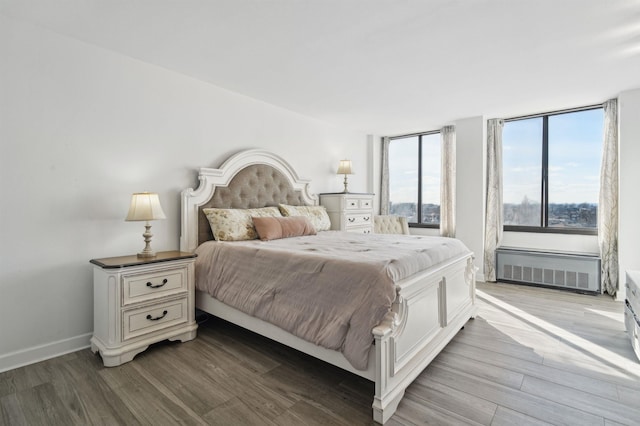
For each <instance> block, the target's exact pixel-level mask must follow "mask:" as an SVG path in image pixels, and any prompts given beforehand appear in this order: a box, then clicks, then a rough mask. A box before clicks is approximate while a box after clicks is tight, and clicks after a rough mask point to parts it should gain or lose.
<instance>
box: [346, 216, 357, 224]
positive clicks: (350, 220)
mask: <svg viewBox="0 0 640 426" xmlns="http://www.w3.org/2000/svg"><path fill="white" fill-rule="evenodd" d="M347 220H348V221H349V222H351V223H353V222H355V221H356V218H355V217H349V218H347Z"/></svg>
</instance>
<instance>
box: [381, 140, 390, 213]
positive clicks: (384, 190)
mask: <svg viewBox="0 0 640 426" xmlns="http://www.w3.org/2000/svg"><path fill="white" fill-rule="evenodd" d="M381 177H382V178H381V182H380V214H389V138H388V137H384V138H382V171H381Z"/></svg>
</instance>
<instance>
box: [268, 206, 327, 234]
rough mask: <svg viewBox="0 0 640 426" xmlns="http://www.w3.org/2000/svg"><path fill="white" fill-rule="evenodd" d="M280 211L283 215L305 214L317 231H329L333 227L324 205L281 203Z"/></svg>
mask: <svg viewBox="0 0 640 426" xmlns="http://www.w3.org/2000/svg"><path fill="white" fill-rule="evenodd" d="M278 207H280V212H281V213H282V215H283V216H304V217H306V218H307V219H309V221H310V222H311V224H312V225H313V227H314V228H316V231H318V232H320V231H328V230H329V229H331V219H329V215H328V214H327V209H325V208H324V206H289V205H287V204H280V205H279V206H278Z"/></svg>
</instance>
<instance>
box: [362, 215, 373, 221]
mask: <svg viewBox="0 0 640 426" xmlns="http://www.w3.org/2000/svg"><path fill="white" fill-rule="evenodd" d="M369 219H371V218H370V217H369V216H365V217H364V218H363V220H364V221H365V222H369Z"/></svg>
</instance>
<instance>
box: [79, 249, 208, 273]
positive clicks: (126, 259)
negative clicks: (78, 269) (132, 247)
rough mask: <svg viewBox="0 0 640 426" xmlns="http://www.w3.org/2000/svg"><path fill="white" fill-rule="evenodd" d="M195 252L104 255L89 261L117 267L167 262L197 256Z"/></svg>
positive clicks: (109, 267) (112, 267) (103, 266)
mask: <svg viewBox="0 0 640 426" xmlns="http://www.w3.org/2000/svg"><path fill="white" fill-rule="evenodd" d="M197 256H198V255H197V254H195V253H188V252H184V251H177V250H176V251H161V252H159V253H157V254H156V256H155V257H138V256H137V255H135V254H134V255H131V256H119V257H105V258H104V259H91V260H90V262H91V263H93V264H94V265H98V266H99V267H101V268H104V269H117V268H124V267H127V266H138V265H148V264H150V263H160V262H168V261H170V260H179V259H189V258H194V257H197Z"/></svg>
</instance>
